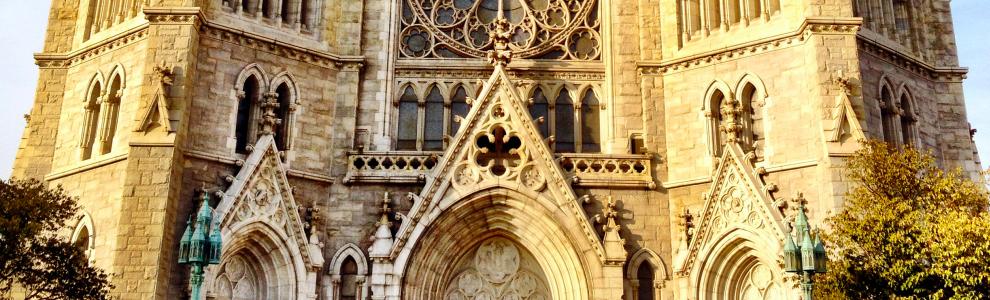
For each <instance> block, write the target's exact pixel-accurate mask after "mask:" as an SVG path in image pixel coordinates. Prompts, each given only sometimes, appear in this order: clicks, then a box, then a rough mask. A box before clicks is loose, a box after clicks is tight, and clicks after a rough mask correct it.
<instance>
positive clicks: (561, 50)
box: [13, 0, 980, 300]
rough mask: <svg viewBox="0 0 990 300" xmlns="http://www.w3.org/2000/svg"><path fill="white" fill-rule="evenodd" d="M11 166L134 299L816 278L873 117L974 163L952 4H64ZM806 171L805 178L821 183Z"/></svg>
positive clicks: (798, 0)
mask: <svg viewBox="0 0 990 300" xmlns="http://www.w3.org/2000/svg"><path fill="white" fill-rule="evenodd" d="M52 2H53V3H52V8H51V13H50V20H49V25H48V31H47V35H46V39H45V46H44V50H43V51H42V52H41V53H38V54H36V55H35V60H36V62H37V64H38V65H39V67H40V74H41V75H40V78H39V80H38V87H37V94H36V99H35V102H34V103H35V104H34V107H33V109H32V110H31V112H30V114H29V115H28V116H26V118H27V119H28V125H27V128H26V129H25V131H24V136H23V138H22V140H21V142H20V148H19V151H18V153H17V158H16V161H15V166H14V173H13V177H14V178H35V179H39V180H44V181H45V182H48V183H50V184H51V185H53V186H55V185H59V186H62V187H63V188H64V189H65V190H66V191H67V193H69V194H70V195H72V196H75V197H77V198H78V199H79V204H80V207H81V210H80V214H81V215H82V216H81V218H80V221H78V223H76V222H75V221H73V224H67V226H68V227H67V228H66V232H67V235H69V233H70V232H71V236H70V238H71V239H72V240H73V241H74V242H75V243H77V245H79V246H80V247H82V248H83V249H84V250H85V251H86V254H87V255H88V257H89V259H90V263H92V264H94V265H96V266H99V267H101V268H103V269H104V270H106V271H107V272H108V273H112V274H113V275H112V276H111V281H112V283H113V284H114V285H115V288H114V290H113V294H114V295H115V296H117V297H119V298H121V299H186V298H188V297H190V293H191V289H190V288H189V276H190V275H189V274H190V273H189V268H188V267H187V266H185V265H180V264H178V263H177V261H178V257H179V253H178V252H179V241H180V239H181V237H182V235H183V232H184V230H185V228H186V224H187V221H188V220H189V219H190V218H191V216H193V215H194V214H195V213H196V212H197V211H198V210H200V203H201V202H200V201H199V200H198V199H201V197H203V196H204V195H205V196H207V197H210V198H211V199H212V200H211V201H210V202H209V205H210V206H211V207H210V209H211V210H212V211H213V216H214V221H215V222H214V224H213V226H218V227H219V229H220V232H221V234H222V238H223V249H222V256H221V261H220V263H219V264H217V265H213V266H210V267H208V268H207V269H206V276H205V277H206V279H205V283H204V285H203V290H202V295H201V296H202V297H205V298H206V299H334V300H336V299H355V300H356V299H532V300H537V299H562V300H570V299H574V300H579V299H601V300H605V299H609V300H613V299H629V300H660V299H664V300H667V299H678V300H709V299H799V298H800V295H801V294H800V289H799V286H798V283H799V282H798V280H797V278H796V277H795V275H792V274H789V273H786V272H784V270H783V256H782V255H783V251H782V249H783V245H784V241H785V238H786V237H787V236H788V235H789V234H791V230H790V228H791V226H790V223H792V222H793V220H794V218H795V215H796V214H797V211H796V208H797V207H798V205H797V203H796V202H797V201H801V200H802V199H805V200H806V201H807V202H806V203H807V204H806V207H807V215H808V216H809V218H810V220H811V224H812V226H814V227H818V226H821V225H822V224H823V220H824V218H825V217H826V216H827V215H828V214H829V213H830V212H834V211H836V210H837V209H839V208H840V207H841V205H842V201H843V196H844V195H845V193H846V192H847V191H848V190H849V188H850V184H851V183H850V182H849V181H848V179H847V178H846V177H845V176H844V175H843V170H844V161H845V159H846V158H847V157H848V156H849V155H851V154H852V153H853V152H854V151H856V150H857V149H858V148H859V141H860V140H861V139H863V138H874V139H882V140H885V141H887V142H889V143H892V144H898V145H910V146H914V147H919V148H924V149H929V150H931V151H932V153H933V154H934V155H935V156H936V157H937V159H938V162H939V163H940V164H941V165H943V166H945V167H950V168H956V167H958V168H962V169H963V170H964V171H965V172H967V173H968V174H971V175H972V176H976V174H977V172H978V171H979V170H980V162H979V161H978V158H977V154H976V148H975V145H974V143H973V141H972V131H971V128H970V126H969V124H968V122H967V116H966V112H965V106H964V99H963V93H962V81H963V79H964V78H965V75H966V72H967V71H966V69H965V68H961V67H959V64H958V59H957V56H956V46H955V40H954V34H953V29H952V28H953V24H952V15H951V12H950V10H949V0H368V1H356V0H343V1H329V0H146V1H139V0H53V1H52ZM798 195H803V196H798Z"/></svg>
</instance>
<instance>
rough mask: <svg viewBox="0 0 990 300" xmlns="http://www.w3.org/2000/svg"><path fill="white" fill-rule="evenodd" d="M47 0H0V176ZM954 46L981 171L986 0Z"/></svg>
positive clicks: (975, 0) (17, 131) (9, 155)
mask: <svg viewBox="0 0 990 300" xmlns="http://www.w3.org/2000/svg"><path fill="white" fill-rule="evenodd" d="M49 5H50V1H41V0H2V1H0V45H3V47H0V70H3V72H0V92H3V95H4V97H5V98H6V99H7V100H4V101H3V103H4V106H3V109H0V120H3V121H2V122H0V178H7V177H9V176H10V170H11V166H12V165H13V162H14V156H15V154H16V152H17V146H18V144H19V142H20V139H21V135H22V134H23V132H24V118H23V115H24V114H27V113H28V112H29V111H30V110H31V105H32V104H33V102H34V91H35V87H36V85H37V80H38V68H37V66H35V65H34V59H33V58H32V54H33V53H36V52H40V51H41V47H42V43H43V41H44V31H45V26H46V21H47V19H48V8H49ZM952 10H953V14H954V16H953V17H954V19H955V20H954V21H955V29H956V42H957V44H958V46H959V56H960V63H961V65H962V66H964V67H968V68H969V78H968V79H967V80H966V81H965V83H964V88H965V92H966V106H967V113H968V115H969V121H970V122H971V123H972V124H973V127H974V128H976V129H977V130H979V132H978V133H977V134H976V142H977V147H978V148H979V149H980V150H982V151H981V153H980V156H981V157H982V161H983V162H984V163H983V165H984V168H986V167H987V164H988V163H990V100H988V98H990V42H988V41H987V39H988V36H987V31H986V30H987V29H990V18H986V15H984V14H985V12H986V11H990V1H987V0H954V1H952Z"/></svg>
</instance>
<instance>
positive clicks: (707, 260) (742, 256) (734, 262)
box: [692, 227, 786, 300]
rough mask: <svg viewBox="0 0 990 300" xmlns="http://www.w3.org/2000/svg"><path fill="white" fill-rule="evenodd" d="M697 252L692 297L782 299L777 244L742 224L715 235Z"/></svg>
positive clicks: (700, 298)
mask: <svg viewBox="0 0 990 300" xmlns="http://www.w3.org/2000/svg"><path fill="white" fill-rule="evenodd" d="M716 241H717V242H715V243H713V244H711V245H710V246H708V247H705V249H704V250H702V253H705V254H704V255H703V256H699V260H698V263H697V264H696V269H695V272H692V273H693V274H695V275H694V276H693V278H692V279H693V280H692V281H693V282H694V285H695V286H694V290H695V293H696V296H695V297H694V298H695V299H698V300H714V299H727V300H740V299H783V298H784V296H785V295H786V294H785V291H786V289H785V285H784V275H785V272H784V270H783V269H781V268H780V266H779V265H778V264H777V263H776V262H777V257H778V256H779V255H778V254H777V253H780V251H781V249H780V245H777V244H779V243H776V240H773V239H768V238H766V237H763V236H761V235H760V234H758V233H756V232H754V231H752V230H750V229H746V228H741V227H737V228H733V229H730V230H729V231H726V232H723V233H722V234H720V235H719V236H718V237H717V240H716Z"/></svg>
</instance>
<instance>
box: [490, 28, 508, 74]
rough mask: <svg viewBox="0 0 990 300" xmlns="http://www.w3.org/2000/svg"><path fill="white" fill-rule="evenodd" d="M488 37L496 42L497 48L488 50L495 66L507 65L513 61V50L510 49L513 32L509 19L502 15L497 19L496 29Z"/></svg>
mask: <svg viewBox="0 0 990 300" xmlns="http://www.w3.org/2000/svg"><path fill="white" fill-rule="evenodd" d="M488 37H489V38H490V39H491V40H492V42H493V44H495V49H494V50H491V51H488V60H489V62H491V63H492V65H495V66H503V67H504V66H505V65H508V64H509V62H510V61H512V50H511V49H509V42H510V39H511V38H512V33H511V32H509V20H507V19H505V18H504V17H500V18H498V19H496V20H495V30H494V31H491V32H489V33H488Z"/></svg>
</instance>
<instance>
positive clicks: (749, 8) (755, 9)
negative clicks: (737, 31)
mask: <svg viewBox="0 0 990 300" xmlns="http://www.w3.org/2000/svg"><path fill="white" fill-rule="evenodd" d="M745 1H746V16H745V18H746V20H749V21H754V20H756V19H758V18H760V15H761V14H762V13H763V6H762V3H761V2H762V1H760V0H745Z"/></svg>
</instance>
